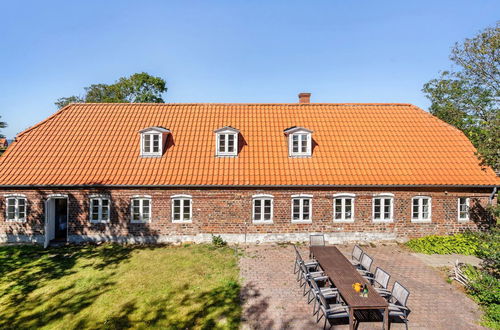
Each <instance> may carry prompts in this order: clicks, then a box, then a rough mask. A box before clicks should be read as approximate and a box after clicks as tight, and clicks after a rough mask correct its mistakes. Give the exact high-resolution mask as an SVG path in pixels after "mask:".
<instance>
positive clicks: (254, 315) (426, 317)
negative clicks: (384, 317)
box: [240, 245, 482, 330]
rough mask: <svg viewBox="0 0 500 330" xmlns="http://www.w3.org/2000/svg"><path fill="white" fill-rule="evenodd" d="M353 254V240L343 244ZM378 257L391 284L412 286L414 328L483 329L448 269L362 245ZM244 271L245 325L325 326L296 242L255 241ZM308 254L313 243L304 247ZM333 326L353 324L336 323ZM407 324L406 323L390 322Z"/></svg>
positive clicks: (396, 251) (398, 326)
mask: <svg viewBox="0 0 500 330" xmlns="http://www.w3.org/2000/svg"><path fill="white" fill-rule="evenodd" d="M338 247H339V248H340V250H341V251H342V252H343V253H344V255H346V256H348V257H350V252H351V250H352V245H341V246H338ZM363 250H364V251H366V252H367V253H368V254H369V255H371V256H372V257H373V258H374V261H373V265H372V267H373V270H374V269H375V267H376V266H380V267H382V268H383V269H384V270H386V271H387V272H389V273H390V274H391V281H390V283H389V288H392V285H393V283H394V281H396V280H398V281H400V282H401V283H402V284H403V285H404V286H406V287H407V288H408V289H409V290H410V297H409V300H408V306H409V307H410V309H411V310H412V313H411V314H410V316H409V318H408V319H409V328H410V329H455V330H456V329H482V327H480V326H479V325H478V322H479V319H480V316H481V313H480V311H479V308H478V306H477V305H476V304H475V303H474V302H473V301H472V300H471V299H469V298H468V297H467V296H466V295H465V294H464V293H462V292H461V291H460V290H459V289H457V288H455V287H454V286H453V285H450V284H448V283H447V282H446V281H445V279H444V277H443V275H442V274H441V273H440V272H439V271H438V270H437V269H434V268H432V267H430V266H427V265H426V264H425V263H424V261H422V260H421V259H419V258H417V257H415V256H413V255H412V254H411V253H409V252H407V251H405V250H404V249H402V248H400V247H398V246H397V245H387V246H382V245H381V246H377V247H374V248H372V247H363ZM244 251H245V255H244V256H243V257H242V258H241V260H240V269H241V270H240V272H241V276H242V278H243V283H244V287H243V290H242V296H243V299H244V305H243V308H244V311H243V318H244V321H243V328H244V329H316V328H322V326H323V320H321V321H320V323H319V325H317V324H316V323H315V318H314V317H313V316H312V303H311V305H308V304H307V302H306V297H303V296H302V292H301V289H299V287H298V284H297V282H296V281H295V275H293V262H294V258H295V255H294V250H293V247H292V246H290V245H288V246H277V245H261V246H251V247H247V248H245V249H244ZM301 251H302V254H303V256H304V258H306V257H307V256H308V255H309V249H308V247H302V248H301ZM381 328H382V323H361V324H360V326H359V329H381ZM334 329H348V325H347V324H345V325H336V326H335V327H334ZM391 329H404V324H396V323H393V324H391Z"/></svg>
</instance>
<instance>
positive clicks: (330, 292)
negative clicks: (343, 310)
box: [307, 280, 339, 315]
mask: <svg viewBox="0 0 500 330" xmlns="http://www.w3.org/2000/svg"><path fill="white" fill-rule="evenodd" d="M309 282H310V285H311V290H310V292H309V294H311V293H312V298H310V296H309V295H308V296H307V298H308V299H307V303H308V304H310V303H311V301H313V300H314V305H313V315H316V314H317V313H318V312H319V306H320V303H319V301H318V299H319V297H318V294H319V293H321V294H322V295H323V296H324V297H325V298H326V299H335V300H336V301H337V298H338V297H339V291H338V289H337V288H335V287H332V286H323V287H320V286H319V285H318V283H317V282H316V281H315V280H310V281H309ZM325 282H327V281H325ZM316 306H318V308H316Z"/></svg>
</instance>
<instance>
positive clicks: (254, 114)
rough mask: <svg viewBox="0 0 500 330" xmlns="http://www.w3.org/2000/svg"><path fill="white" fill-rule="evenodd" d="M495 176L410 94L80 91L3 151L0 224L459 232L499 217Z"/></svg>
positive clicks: (163, 236) (60, 236)
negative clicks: (136, 98) (221, 97)
mask: <svg viewBox="0 0 500 330" xmlns="http://www.w3.org/2000/svg"><path fill="white" fill-rule="evenodd" d="M42 141H43V143H41V142H42ZM499 183H500V182H499V179H498V177H497V176H496V175H495V173H494V172H493V170H492V169H490V168H487V167H482V166H481V165H480V162H479V160H478V158H477V156H476V150H475V149H474V147H473V146H472V145H471V143H470V142H469V140H468V139H467V138H466V137H465V136H464V135H463V134H462V133H461V132H460V131H459V130H457V129H456V128H454V127H452V126H450V125H448V124H446V123H444V122H442V121H441V120H439V119H437V118H435V117H433V116H432V115H431V114H429V113H427V112H425V111H423V110H421V109H419V108H418V107H416V106H413V105H410V104H321V103H310V102H309V94H306V93H302V94H300V95H299V103H294V104H91V103H89V104H71V105H69V106H67V107H65V108H63V109H61V110H59V111H58V112H56V113H55V114H54V115H52V116H50V117H49V118H47V119H46V120H44V121H42V122H40V123H38V124H37V125H35V126H33V127H31V128H29V129H27V130H25V131H24V132H22V133H20V134H18V135H17V137H16V139H15V141H14V142H13V143H12V144H11V145H10V146H9V148H8V149H7V151H6V152H5V153H4V155H3V156H1V157H0V211H1V212H0V240H1V241H28V242H38V243H45V244H48V243H49V242H50V241H52V240H63V241H66V240H67V241H69V242H82V241H109V240H112V241H121V242H179V241H195V242H202V241H208V240H211V237H212V235H221V236H222V237H223V238H224V239H226V240H228V241H230V242H275V241H299V240H306V239H307V238H308V235H309V234H310V233H317V232H319V233H324V234H325V237H326V238H327V240H328V241H329V242H341V241H353V240H356V241H361V240H367V241H368V240H393V239H405V238H410V237H418V236H423V235H429V234H450V233H455V232H460V231H464V230H467V229H472V230H477V229H480V228H482V227H483V226H487V225H488V221H490V220H491V219H489V217H488V214H487V212H486V207H487V205H488V204H489V203H492V202H493V203H494V202H496V201H495V200H494V195H495V194H494V191H495V189H496V186H498V185H499Z"/></svg>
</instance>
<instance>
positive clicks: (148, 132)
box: [139, 126, 170, 157]
mask: <svg viewBox="0 0 500 330" xmlns="http://www.w3.org/2000/svg"><path fill="white" fill-rule="evenodd" d="M139 132H140V133H141V156H142V157H161V156H162V155H163V145H164V141H165V138H164V137H165V136H166V134H168V133H170V130H168V129H166V128H164V127H159V126H155V127H148V128H145V129H143V130H141V131H139Z"/></svg>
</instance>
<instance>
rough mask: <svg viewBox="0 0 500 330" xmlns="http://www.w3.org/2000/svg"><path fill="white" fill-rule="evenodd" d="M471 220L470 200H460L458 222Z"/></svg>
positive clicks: (465, 198) (460, 198)
mask: <svg viewBox="0 0 500 330" xmlns="http://www.w3.org/2000/svg"><path fill="white" fill-rule="evenodd" d="M469 218H470V198H469V197H459V198H458V221H469Z"/></svg>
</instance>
